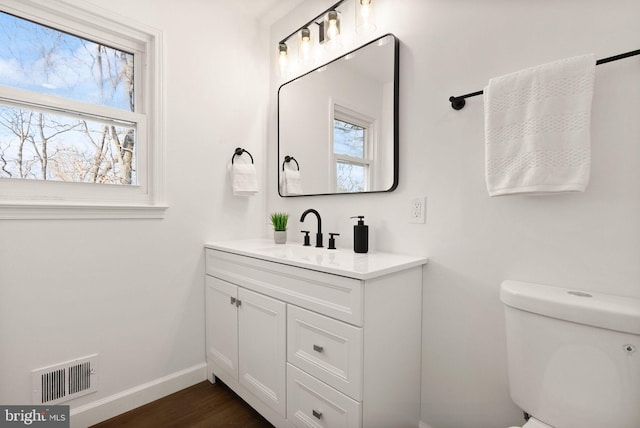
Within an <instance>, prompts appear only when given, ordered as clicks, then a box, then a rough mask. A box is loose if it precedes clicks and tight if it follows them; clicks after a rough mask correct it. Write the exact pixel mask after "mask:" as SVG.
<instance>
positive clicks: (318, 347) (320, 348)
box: [313, 345, 324, 352]
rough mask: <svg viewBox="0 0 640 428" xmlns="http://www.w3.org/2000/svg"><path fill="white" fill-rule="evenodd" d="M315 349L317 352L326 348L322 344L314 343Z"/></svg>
mask: <svg viewBox="0 0 640 428" xmlns="http://www.w3.org/2000/svg"><path fill="white" fill-rule="evenodd" d="M313 350H314V351H316V352H322V351H324V348H323V347H322V346H319V345H313Z"/></svg>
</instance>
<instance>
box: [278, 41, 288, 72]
mask: <svg viewBox="0 0 640 428" xmlns="http://www.w3.org/2000/svg"><path fill="white" fill-rule="evenodd" d="M278 65H279V66H280V72H281V73H282V74H284V73H285V71H286V70H287V44H286V43H280V44H279V45H278Z"/></svg>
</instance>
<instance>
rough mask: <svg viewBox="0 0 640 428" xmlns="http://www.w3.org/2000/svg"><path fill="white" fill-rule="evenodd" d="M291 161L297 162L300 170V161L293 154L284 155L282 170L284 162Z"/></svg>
mask: <svg viewBox="0 0 640 428" xmlns="http://www.w3.org/2000/svg"><path fill="white" fill-rule="evenodd" d="M291 161H294V162H295V163H296V166H297V167H298V171H300V164H299V163H298V161H297V160H296V158H294V157H293V156H285V157H284V162H282V170H283V171H284V164H285V163H289V162H291Z"/></svg>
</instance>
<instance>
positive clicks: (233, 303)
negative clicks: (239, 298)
mask: <svg viewBox="0 0 640 428" xmlns="http://www.w3.org/2000/svg"><path fill="white" fill-rule="evenodd" d="M231 304H232V305H235V304H236V298H235V297H232V298H231Z"/></svg>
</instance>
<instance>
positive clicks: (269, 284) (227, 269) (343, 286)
mask: <svg viewBox="0 0 640 428" xmlns="http://www.w3.org/2000/svg"><path fill="white" fill-rule="evenodd" d="M206 270H207V275H211V276H215V277H217V278H220V279H223V280H225V281H229V282H231V283H233V284H236V285H240V286H242V287H245V288H248V289H250V290H253V291H257V292H258V293H262V294H266V295H269V296H271V297H275V298H276V299H279V300H282V301H284V302H287V303H293V304H295V305H297V306H301V307H303V308H307V309H310V310H312V311H316V312H320V313H323V314H326V315H328V316H330V317H333V318H337V319H339V320H342V321H346V322H349V323H351V324H356V325H360V326H361V325H362V317H363V315H362V305H363V291H362V289H363V282H362V281H360V280H357V279H353V278H346V277H343V276H339V275H332V274H328V273H324V272H318V271H314V270H310V269H302V268H299V267H295V266H289V265H286V264H281V263H274V262H270V261H266V260H261V259H257V258H253V257H248V256H241V255H238V254H232V253H227V252H224V251H219V250H212V249H206Z"/></svg>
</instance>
